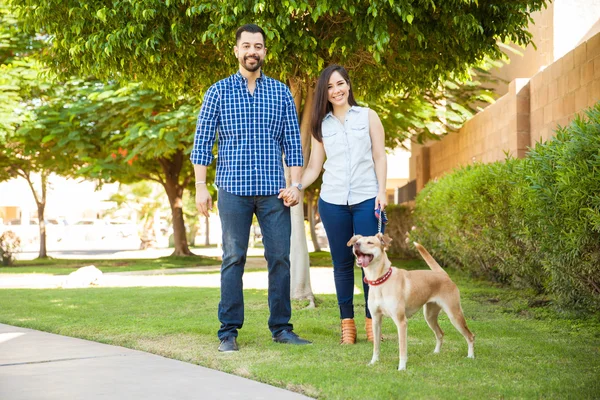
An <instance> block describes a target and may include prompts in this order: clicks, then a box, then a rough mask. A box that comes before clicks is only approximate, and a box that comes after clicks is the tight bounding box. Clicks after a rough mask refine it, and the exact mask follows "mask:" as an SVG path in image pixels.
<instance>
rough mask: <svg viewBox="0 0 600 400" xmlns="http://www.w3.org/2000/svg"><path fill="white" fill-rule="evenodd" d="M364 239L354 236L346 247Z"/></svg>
mask: <svg viewBox="0 0 600 400" xmlns="http://www.w3.org/2000/svg"><path fill="white" fill-rule="evenodd" d="M361 237H362V235H354V236H352V237H351V238H350V240H348V243H346V246H348V247H350V246H352V245H353V244H354V243H356V242H358V239H360V238H361Z"/></svg>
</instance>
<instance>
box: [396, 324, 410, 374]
mask: <svg viewBox="0 0 600 400" xmlns="http://www.w3.org/2000/svg"><path fill="white" fill-rule="evenodd" d="M393 318H394V322H395V323H396V327H397V328H398V347H399V353H400V362H399V363H398V371H404V370H405V369H406V361H408V350H407V347H408V321H407V320H406V315H404V314H400V315H395V316H394V317H393Z"/></svg>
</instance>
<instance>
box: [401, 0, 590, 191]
mask: <svg viewBox="0 0 600 400" xmlns="http://www.w3.org/2000/svg"><path fill="white" fill-rule="evenodd" d="M532 16H533V19H534V21H535V25H533V26H531V27H530V29H529V30H530V32H531V33H532V35H533V41H534V43H536V45H537V50H536V49H535V48H533V46H528V47H527V48H526V49H525V50H522V49H521V51H522V53H523V55H522V56H521V55H518V54H509V56H510V63H509V64H508V65H505V66H504V67H502V68H500V69H497V70H495V71H493V73H494V75H495V76H497V77H500V78H502V79H504V80H505V81H507V82H508V83H506V84H498V85H497V87H496V88H495V90H496V92H497V93H498V94H500V95H501V97H500V98H499V99H498V100H497V101H496V102H495V103H494V104H492V105H489V106H488V107H486V108H485V109H484V110H483V111H481V112H480V113H478V114H477V115H475V116H474V117H473V118H472V119H471V120H469V121H468V122H467V123H466V124H465V125H464V126H463V127H462V128H461V129H460V130H459V131H457V132H453V133H450V134H448V135H447V136H445V137H444V138H442V139H441V140H440V141H430V142H429V143H426V144H424V145H418V144H415V143H412V144H411V156H410V161H409V183H407V184H406V185H405V186H403V187H402V188H401V189H400V190H399V192H400V198H401V199H402V200H401V202H404V203H411V201H412V200H414V197H415V195H416V193H418V192H419V191H420V190H421V189H422V188H423V187H424V185H425V184H426V183H427V182H428V181H429V180H430V179H434V178H436V177H439V176H442V175H443V174H445V173H446V172H449V171H451V170H453V169H455V168H457V167H460V166H464V165H468V164H471V163H474V162H483V163H490V162H494V161H499V160H504V159H505V157H506V153H508V154H510V155H512V156H514V157H524V156H525V155H526V153H527V151H528V149H529V148H530V147H533V146H535V144H536V143H537V142H539V141H545V140H548V139H549V138H551V137H552V136H553V134H554V130H555V129H556V127H557V125H561V126H564V125H567V124H568V123H569V122H570V121H571V120H572V119H573V118H574V117H575V115H577V114H578V113H580V112H582V110H584V109H586V108H589V107H591V106H593V105H594V104H596V103H597V102H598V101H600V1H598V0H556V1H554V2H553V3H550V4H549V5H548V8H547V9H545V10H542V11H540V12H536V13H534V14H533V15H532ZM515 47H516V46H515Z"/></svg>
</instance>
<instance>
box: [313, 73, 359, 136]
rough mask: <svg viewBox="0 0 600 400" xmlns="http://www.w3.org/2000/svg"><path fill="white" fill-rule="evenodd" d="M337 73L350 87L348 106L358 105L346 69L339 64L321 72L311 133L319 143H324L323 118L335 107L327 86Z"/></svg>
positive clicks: (314, 104) (316, 91)
mask: <svg viewBox="0 0 600 400" xmlns="http://www.w3.org/2000/svg"><path fill="white" fill-rule="evenodd" d="M336 71H337V72H338V73H339V74H340V75H341V76H342V78H344V80H345V81H346V82H347V83H348V86H349V87H350V88H349V90H348V104H350V105H351V106H357V105H358V103H357V102H356V100H354V93H352V85H351V84H350V76H349V75H348V71H346V69H345V68H344V67H342V66H341V65H337V64H332V65H330V66H329V67H327V68H325V69H324V70H323V72H321V75H320V76H319V80H317V86H316V87H315V95H314V100H313V105H312V110H311V121H310V130H311V133H312V135H313V137H314V138H315V139H317V140H318V141H319V142H323V133H322V132H321V123H322V122H323V118H325V116H326V115H327V113H328V112H330V111H332V110H333V107H332V105H331V103H330V102H329V91H328V88H327V86H328V85H329V78H331V74H333V73H334V72H336Z"/></svg>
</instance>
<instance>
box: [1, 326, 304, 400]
mask: <svg viewBox="0 0 600 400" xmlns="http://www.w3.org/2000/svg"><path fill="white" fill-rule="evenodd" d="M0 399H6V400H9V399H10V400H34V399H35V400H65V399H85V400H96V399H110V400H125V399H127V400H130V399H145V400H154V399H156V400H167V399H177V400H187V399H203V400H204V399H206V400H212V399H223V400H238V399H244V400H245V399H281V400H302V399H309V398H308V397H305V396H303V395H300V394H297V393H293V392H289V391H287V390H283V389H279V388H276V387H273V386H269V385H266V384H264V383H259V382H254V381H251V380H249V379H245V378H242V377H239V376H235V375H230V374H226V373H224V372H219V371H214V370H211V369H208V368H204V367H200V366H198V365H194V364H188V363H185V362H182V361H177V360H171V359H169V358H164V357H161V356H157V355H154V354H150V353H144V352H141V351H136V350H130V349H126V348H124V347H117V346H110V345H106V344H101V343H96V342H90V341H87V340H82V339H76V338H71V337H66V336H60V335H54V334H51V333H45V332H39V331H35V330H31V329H24V328H17V327H14V326H10V325H4V324H0Z"/></svg>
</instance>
